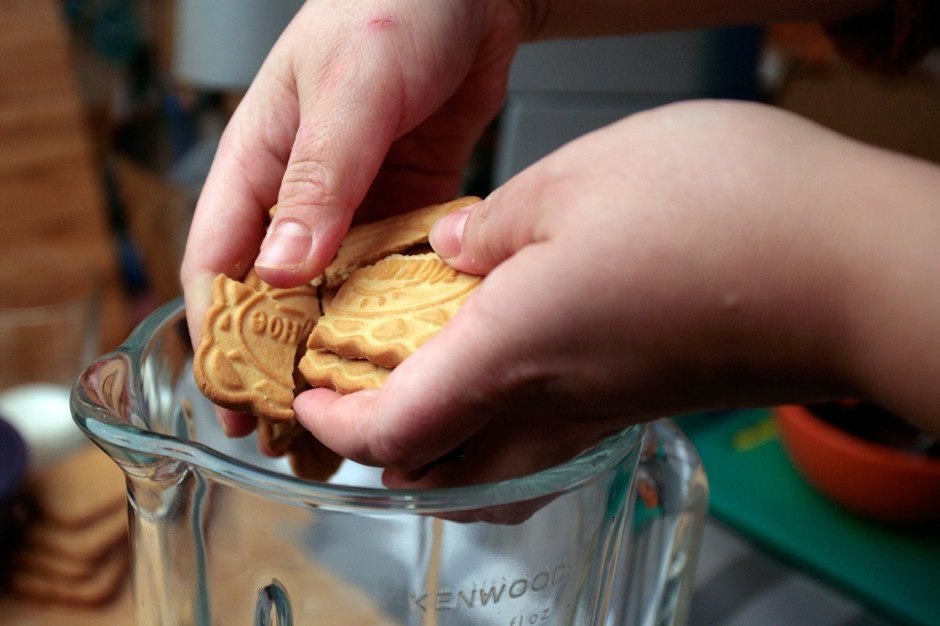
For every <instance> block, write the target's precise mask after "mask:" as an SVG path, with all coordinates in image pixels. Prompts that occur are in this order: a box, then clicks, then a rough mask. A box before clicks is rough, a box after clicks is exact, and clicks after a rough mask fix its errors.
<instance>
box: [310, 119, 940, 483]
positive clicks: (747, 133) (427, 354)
mask: <svg viewBox="0 0 940 626" xmlns="http://www.w3.org/2000/svg"><path fill="white" fill-rule="evenodd" d="M938 194H940V168H937V166H935V165H929V164H926V163H922V162H919V161H916V160H913V159H909V158H906V157H901V156H897V155H894V154H891V153H888V152H886V151H883V150H878V149H875V148H871V147H868V146H865V145H863V144H860V143H858V142H855V141H852V140H849V139H847V138H845V137H842V136H839V135H837V134H835V133H832V132H831V131H828V130H826V129H824V128H822V127H819V126H817V125H815V124H812V123H809V122H806V121H804V120H801V119H800V118H797V117H795V116H793V115H790V114H786V113H783V112H780V111H778V110H775V109H772V108H770V107H765V106H760V105H754V104H744V103H733V102H693V103H682V104H676V105H671V106H667V107H663V108H660V109H656V110H653V111H649V112H645V113H640V114H637V115H635V116H632V117H629V118H627V119H625V120H623V121H621V122H619V123H617V124H614V125H612V126H610V127H607V128H605V129H602V130H600V131H597V132H595V133H592V134H590V135H588V136H585V137H583V138H581V139H579V140H577V141H575V142H572V143H571V144H568V145H567V146H565V147H563V148H561V149H560V150H558V151H557V152H555V153H553V154H552V155H550V156H548V157H546V158H545V159H543V160H542V161H540V162H538V163H536V164H535V165H533V166H532V167H530V168H528V169H527V170H525V171H523V172H522V173H520V174H519V175H518V176H516V177H514V178H513V179H512V180H510V181H509V182H507V183H506V185H504V186H503V187H501V188H500V189H498V190H497V191H495V192H494V193H493V194H491V195H490V196H489V197H488V198H487V199H485V200H484V201H483V202H481V203H479V204H477V205H475V206H474V207H472V208H471V209H469V210H467V211H466V212H464V213H463V214H459V215H452V216H448V217H446V218H443V219H442V220H441V221H439V222H438V224H437V225H436V226H435V228H434V230H433V231H432V243H433V245H434V247H435V249H436V250H437V251H438V253H440V254H441V255H442V256H445V257H446V258H448V260H449V262H450V263H451V264H453V265H454V266H456V267H458V268H459V269H463V270H466V271H471V272H476V273H486V274H487V278H486V280H484V281H483V283H482V285H481V286H480V288H479V289H478V291H477V293H476V294H474V296H473V297H471V299H470V300H469V301H468V302H467V304H466V305H465V307H464V309H462V310H461V311H460V313H459V314H458V315H457V316H456V317H455V318H454V319H453V320H452V321H451V322H450V323H449V324H448V326H447V327H445V328H444V330H443V331H442V332H441V333H440V334H439V335H437V336H435V337H434V338H432V339H431V340H430V341H429V342H428V343H427V344H425V345H424V346H423V347H422V348H421V349H420V350H418V352H416V353H415V354H414V355H413V356H411V357H409V358H408V359H407V360H406V361H405V362H404V363H402V364H401V365H400V366H399V367H398V368H397V369H396V370H395V372H393V373H392V375H391V376H390V377H389V378H388V381H387V382H386V384H385V386H384V387H383V388H382V389H381V390H380V391H375V392H363V393H357V394H351V395H348V396H336V394H333V393H332V392H329V391H326V390H322V389H320V390H314V391H312V392H306V393H305V394H302V395H301V396H300V397H299V398H298V399H297V402H296V403H295V409H296V410H297V414H298V419H300V420H301V421H302V422H303V423H304V425H305V426H307V427H308V428H309V429H310V430H312V431H313V433H314V434H315V435H316V436H317V437H318V438H320V439H321V440H322V441H323V442H324V443H326V444H327V445H328V446H329V447H331V448H333V449H334V450H336V451H338V452H339V453H340V454H343V455H344V456H349V457H351V458H353V459H356V460H359V461H363V462H366V463H371V464H376V465H379V466H385V467H394V468H398V469H402V470H414V469H416V468H423V467H427V466H428V464H429V463H433V462H435V461H438V460H440V459H441V458H446V459H447V460H445V461H443V462H440V463H439V464H437V465H434V466H433V469H432V470H431V471H430V472H428V473H427V475H425V476H424V477H423V478H421V479H420V480H419V481H417V483H416V484H418V485H421V486H432V485H442V484H459V483H462V482H477V481H482V480H494V479H498V478H502V477H506V476H510V475H518V474H520V473H523V472H527V471H534V470H536V469H540V468H543V467H545V466H547V465H549V464H552V463H554V462H557V461H560V460H561V459H563V458H567V457H570V456H571V455H572V454H574V453H575V452H577V451H579V450H581V449H583V448H584V447H586V446H587V445H590V443H592V442H594V441H596V440H597V438H599V437H600V436H602V435H603V434H605V433H609V432H611V431H612V430H615V429H618V428H621V427H623V426H626V425H628V424H630V423H634V422H637V421H642V420H646V419H650V418H653V417H658V416H664V415H675V414H680V413H683V412H687V411H690V410H700V409H708V408H719V407H724V408H726V407H731V406H753V405H768V404H773V403H778V402H800V401H809V400H817V399H822V398H839V397H848V396H855V397H861V398H867V399H871V400H874V401H876V402H879V403H881V404H883V405H885V406H886V407H887V408H889V409H892V410H894V411H895V412H896V413H898V414H900V415H904V416H907V417H909V418H910V419H912V420H915V421H918V423H919V424H920V425H921V426H923V427H925V428H929V429H932V430H934V431H938V432H940V419H938V415H940V391H938V390H937V386H936V385H933V384H931V380H932V379H933V378H935V377H936V375H937V372H940V290H938V289H937V288H936V286H937V283H938V280H937V278H936V276H937V268H940V213H938V212H937V211H936V198H937V197H940V195H938ZM519 294H525V296H524V297H520V295H519ZM494 407H499V412H498V413H494ZM458 447H459V448H460V449H461V450H463V455H462V456H460V457H459V458H457V459H453V458H450V457H448V456H447V455H448V453H449V452H450V451H452V450H454V449H456V448H458ZM387 481H388V482H389V483H390V484H394V485H403V484H407V482H406V481H404V480H403V479H402V478H401V476H400V475H399V474H396V473H390V474H387Z"/></svg>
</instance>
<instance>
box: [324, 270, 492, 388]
mask: <svg viewBox="0 0 940 626" xmlns="http://www.w3.org/2000/svg"><path fill="white" fill-rule="evenodd" d="M480 280H481V279H480V277H479V276H473V275H470V274H465V273H463V272H458V271H457V270H455V269H453V268H452V267H450V266H449V265H447V263H445V262H444V261H443V260H442V259H441V258H440V257H439V256H438V255H436V254H434V253H428V254H420V255H414V256H405V255H401V254H393V255H390V256H388V257H385V258H384V259H382V260H380V261H378V262H377V263H375V264H374V265H370V266H367V267H364V268H361V269H358V270H356V271H355V272H353V273H352V274H351V275H350V276H349V278H348V279H347V280H346V282H345V283H343V285H342V287H340V289H339V291H338V292H337V293H336V296H335V297H334V298H333V300H332V301H331V302H330V304H329V306H327V307H326V308H325V309H324V314H323V316H322V317H321V318H320V320H319V322H318V323H317V325H316V327H315V328H314V330H313V333H312V334H311V335H310V340H309V342H308V349H309V348H313V349H317V348H320V349H325V350H328V351H330V352H333V353H335V354H337V355H339V356H343V357H346V358H351V359H366V360H368V361H371V362H372V363H374V364H376V365H379V366H381V367H385V368H388V369H392V368H394V367H396V366H397V365H398V364H399V363H401V362H402V361H403V360H404V359H405V358H406V357H408V356H409V355H411V354H413V353H414V351H415V350H417V349H418V348H419V347H420V346H421V345H422V344H423V343H424V342H425V341H427V340H428V339H429V338H430V337H431V336H432V335H434V334H435V333H437V332H438V331H439V330H440V329H441V328H443V327H444V325H445V324H446V323H447V322H448V321H449V320H450V318H451V317H452V316H453V315H454V314H455V313H456V312H457V310H458V309H459V308H460V307H461V306H462V305H463V303H464V302H465V301H466V300H467V298H468V297H470V294H471V293H472V292H473V290H474V289H475V288H476V287H477V285H479V283H480Z"/></svg>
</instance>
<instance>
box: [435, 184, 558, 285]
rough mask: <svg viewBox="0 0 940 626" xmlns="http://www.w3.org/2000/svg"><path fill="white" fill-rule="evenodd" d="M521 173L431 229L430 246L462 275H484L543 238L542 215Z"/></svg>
mask: <svg viewBox="0 0 940 626" xmlns="http://www.w3.org/2000/svg"><path fill="white" fill-rule="evenodd" d="M529 178H531V177H530V176H526V175H525V173H523V174H520V175H519V176H518V177H516V178H514V179H512V180H510V181H509V182H507V183H506V185H505V186H503V187H501V188H499V189H497V190H496V191H494V192H493V193H492V194H490V195H489V196H488V197H487V198H486V199H484V200H482V201H480V202H478V203H476V204H473V205H471V206H469V207H467V208H465V209H463V210H461V211H457V212H455V213H451V214H449V215H445V216H444V217H442V218H441V219H439V220H438V221H437V222H436V223H435V224H434V226H433V227H432V228H431V233H430V243H431V247H433V248H434V251H435V252H437V253H438V254H439V255H440V256H441V257H442V258H443V259H444V260H445V261H447V263H448V264H450V265H451V266H452V267H454V268H455V269H458V270H460V271H462V272H469V273H471V274H480V275H483V274H488V273H489V272H490V271H491V270H492V269H493V268H495V267H496V266H497V265H499V264H500V263H502V262H503V261H505V260H506V259H508V258H509V257H511V256H512V255H513V254H515V253H516V252H518V251H519V250H521V249H522V248H524V247H525V246H527V245H529V244H532V243H537V242H538V241H541V240H543V239H544V238H546V237H547V234H546V233H545V232H543V231H544V229H543V228H541V225H542V224H543V223H544V222H543V218H544V216H543V215H542V214H540V213H539V212H538V211H537V210H536V208H537V207H539V205H540V202H538V201H537V200H536V199H534V198H531V197H530V194H529V193H528V190H529V185H528V179H529Z"/></svg>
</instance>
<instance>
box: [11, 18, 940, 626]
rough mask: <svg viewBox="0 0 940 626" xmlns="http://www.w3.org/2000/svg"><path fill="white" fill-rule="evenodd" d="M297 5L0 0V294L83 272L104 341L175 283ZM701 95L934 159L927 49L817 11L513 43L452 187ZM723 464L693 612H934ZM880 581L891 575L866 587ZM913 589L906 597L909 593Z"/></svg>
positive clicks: (937, 108) (748, 427)
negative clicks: (750, 508) (891, 70)
mask: <svg viewBox="0 0 940 626" xmlns="http://www.w3.org/2000/svg"><path fill="white" fill-rule="evenodd" d="M300 4H302V2H301V0H267V1H261V0H3V1H2V2H0V212H2V225H3V227H2V228H0V281H2V284H0V293H2V295H3V302H2V303H0V304H2V305H3V306H7V307H22V306H35V305H38V304H46V303H47V302H46V301H49V300H53V299H54V298H55V295H56V294H57V293H60V292H61V291H62V285H63V283H64V282H70V281H73V280H75V279H74V278H69V277H70V276H74V275H75V274H76V272H77V273H78V274H80V275H88V276H94V277H95V278H96V281H98V284H99V286H100V310H99V315H100V334H99V335H97V336H96V342H97V345H96V349H97V350H98V351H99V352H100V351H104V350H107V349H111V348H113V347H115V346H116V345H118V344H119V343H120V342H121V341H122V340H123V339H124V338H125V337H126V336H127V334H128V332H129V331H130V329H131V328H132V327H133V326H134V325H135V324H136V323H137V322H139V321H140V320H141V319H143V317H145V316H146V315H147V314H148V313H149V312H151V311H152V310H153V309H154V308H155V307H156V306H158V305H159V304H161V303H163V302H166V301H168V300H170V299H172V298H174V297H176V296H177V295H179V285H178V269H179V263H180V260H181V256H182V251H183V246H184V242H185V237H186V232H187V228H188V224H189V220H190V217H191V214H192V210H193V207H194V204H195V200H196V198H197V196H198V193H199V190H200V187H201V184H202V181H203V180H204V177H205V175H206V173H207V171H208V167H209V165H210V163H211V159H212V156H213V154H214V152H215V148H216V146H217V142H218V139H219V136H220V134H221V132H222V129H223V128H224V126H225V124H226V121H227V119H228V118H229V116H230V115H231V113H232V112H233V111H234V109H235V107H236V106H237V105H238V102H239V100H240V98H241V96H242V94H243V93H244V91H245V89H246V88H247V86H248V85H249V83H250V82H251V79H252V77H253V76H254V74H255V72H256V71H257V69H258V67H259V66H260V64H261V61H262V60H263V58H264V56H265V54H266V52H267V50H268V49H269V48H270V46H271V44H272V43H273V42H274V40H275V39H276V37H277V35H278V33H279V32H280V30H281V29H282V28H283V26H284V25H285V24H286V23H287V22H288V20H289V19H290V17H291V15H292V14H293V13H294V12H295V11H296V9H297V8H298V7H299V6H300ZM703 96H709V97H728V98H741V99H751V100H760V101H764V102H769V103H773V104H775V105H777V106H780V107H782V108H784V109H788V110H791V111H794V112H796V113H799V114H801V115H803V116H806V117H808V118H810V119H813V120H816V121H819V122H820V123H822V124H824V125H826V126H829V127H831V128H833V129H835V130H837V131H840V132H842V133H845V134H847V135H850V136H853V137H856V138H858V139H861V140H864V141H867V142H870V143H874V144H877V145H881V146H885V147H888V148H891V149H894V150H898V151H902V152H905V153H909V154H912V155H916V156H919V157H922V158H924V159H928V160H932V161H935V162H940V57H938V56H936V55H934V56H932V57H930V58H928V59H927V60H926V61H925V62H924V63H923V64H921V66H919V67H918V68H917V69H916V70H914V71H912V72H910V73H908V74H905V75H903V76H880V75H873V74H870V73H865V72H861V71H858V70H857V69H855V68H853V67H851V66H850V65H848V64H846V63H845V62H843V61H842V60H840V58H839V57H838V55H837V54H836V53H835V52H834V50H833V49H832V47H831V46H830V44H829V42H828V40H827V39H826V38H825V36H824V35H823V34H822V33H821V31H820V29H819V28H818V27H816V26H815V25H812V24H783V25H778V26H774V27H772V28H769V29H758V28H750V27H746V28H730V29H716V30H707V31H689V32H681V33H664V34H660V35H644V36H636V37H624V38H604V39H599V40H592V41H579V42H551V43H539V44H534V45H528V46H525V47H524V48H523V49H522V50H521V51H520V54H519V56H518V59H517V61H516V63H515V65H514V67H513V72H512V76H511V80H510V94H509V98H508V100H507V102H506V106H505V109H504V111H503V113H502V115H501V116H500V118H499V119H498V120H497V121H496V122H495V123H494V124H493V125H492V127H491V128H490V129H489V131H488V132H487V133H486V135H485V136H484V137H483V138H482V140H481V142H480V144H479V146H478V149H477V151H476V152H475V154H474V156H473V159H472V160H471V162H470V164H469V165H468V168H467V171H466V177H465V187H466V189H465V191H466V192H467V193H475V194H478V195H485V194H486V193H487V192H488V191H489V190H490V189H492V188H493V186H494V185H498V184H499V183H501V182H503V181H505V180H506V179H507V178H509V177H510V176H511V175H512V174H513V173H515V172H517V171H519V170H520V169H522V168H523V167H525V166H526V165H528V164H529V163H531V162H533V161H534V160H536V159H538V158H539V157H541V156H543V155H545V154H547V153H548V152H550V151H551V150H553V149H554V148H556V147H558V146H559V145H561V144H562V143H564V142H566V141H568V140H570V139H572V138H574V137H576V136H577V135H579V134H582V133H584V132H587V131H589V130H591V129H593V128H596V127H598V126H601V125H604V124H607V123H609V122H612V121H614V120H615V119H618V118H620V117H622V116H624V115H628V114H630V113H632V112H635V111H638V110H641V109H644V108H648V107H652V106H656V105H659V104H663V103H666V102H670V101H675V100H682V99H688V98H696V97H703ZM37 259H38V260H37ZM54 340H55V338H54V337H52V338H50V341H54ZM0 358H3V359H7V360H10V359H14V358H16V357H13V356H11V355H8V354H5V355H0ZM734 420H737V421H734ZM765 420H766V415H765V414H763V413H758V414H753V413H750V414H747V415H744V416H742V414H736V415H733V416H731V417H729V418H728V419H726V420H724V421H721V420H717V419H712V420H711V421H710V422H709V423H722V424H724V425H725V427H726V428H730V427H731V426H728V424H732V425H733V428H734V429H736V430H735V432H751V433H754V432H756V433H758V435H757V441H758V444H763V443H766V442H768V441H769V442H771V445H778V444H776V443H774V442H775V432H776V431H774V430H773V428H770V430H769V431H767V432H764V431H761V430H760V427H761V424H765V423H766V422H765ZM686 427H687V429H688V430H689V431H690V432H692V433H693V434H695V433H698V434H699V435H700V437H701V438H700V439H699V441H698V443H701V444H702V445H703V446H706V447H707V446H708V445H709V444H708V441H710V439H709V437H713V436H715V431H714V429H712V428H711V427H709V428H708V429H707V430H702V429H704V428H705V427H704V426H702V422H701V421H694V420H693V421H689V422H687V424H686ZM755 428H756V429H757V430H754V429H755ZM765 430H766V429H765ZM760 433H764V435H761V434H760ZM767 433H769V434H767ZM759 447H760V445H757V446H755V447H751V448H746V449H747V450H752V449H757V448H759ZM765 451H766V449H765ZM717 454H719V455H720V454H722V453H720V452H719V453H717ZM710 462H711V463H712V464H716V465H715V466H717V464H720V463H722V462H723V461H722V460H721V459H718V460H714V459H713V460H711V461H710ZM708 463H709V459H708V458H706V467H707V468H708V467H709V465H708ZM710 473H711V472H710ZM720 474H721V472H717V473H716V474H713V479H712V480H713V490H714V491H715V493H716V496H717V497H718V502H719V504H718V508H717V509H715V510H714V517H715V520H714V523H713V524H712V525H711V526H710V528H709V530H708V531H707V534H706V545H705V548H704V549H703V550H704V554H703V565H702V568H701V572H702V573H701V576H700V577H701V579H702V582H701V585H700V589H699V592H697V596H696V603H695V604H694V605H693V611H692V613H693V617H692V622H693V623H701V624H718V623H728V624H737V623H740V624H758V623H775V624H788V623H794V624H796V623H816V624H820V623H823V624H827V623H833V624H836V623H838V624H855V625H859V624H880V623H894V622H895V621H896V620H897V621H902V622H903V621H910V622H911V623H931V621H932V623H940V606H937V604H936V602H934V604H930V603H929V601H922V600H921V599H920V598H919V597H917V598H913V599H912V598H911V596H910V595H909V593H910V591H911V590H910V588H909V589H908V590H907V591H905V590H903V589H897V590H896V591H895V590H894V589H893V588H892V590H890V592H891V593H890V594H887V595H886V596H884V597H882V596H878V595H877V594H875V595H872V593H871V592H870V590H869V588H868V587H861V588H860V586H859V585H855V586H853V585H852V584H848V583H847V580H846V579H847V578H851V576H850V575H848V574H840V573H839V572H840V571H842V570H836V571H834V570H833V568H832V567H830V566H828V565H826V564H825V563H823V564H820V563H818V562H814V560H813V559H812V558H811V556H807V555H797V556H794V554H793V553H792V551H789V549H788V548H785V547H782V546H783V544H781V542H780V541H777V540H774V539H773V538H772V537H768V536H767V535H762V534H761V533H760V532H757V531H755V530H754V529H753V528H751V527H749V526H748V524H747V523H746V521H742V518H741V516H740V515H736V513H735V511H733V510H729V507H730V508H733V505H732V504H728V505H727V506H724V508H723V505H722V504H721V502H730V501H732V500H734V499H735V498H734V497H729V498H727V499H726V500H722V498H721V494H722V493H723V492H722V490H723V489H725V492H726V493H729V494H734V493H740V492H736V490H739V489H743V488H744V487H741V486H740V485H737V484H731V483H727V484H722V483H721V482H719V483H715V480H716V478H717V476H718V475H720ZM731 474H734V472H731ZM729 480H731V479H729ZM757 488H758V489H766V488H767V487H766V484H765V486H764V487H757ZM794 489H797V487H794ZM819 506H823V507H825V506H828V505H826V504H823V503H820V504H819ZM827 514H829V513H827ZM831 515H835V516H836V517H837V522H838V523H836V524H835V526H834V528H835V529H836V530H835V531H834V532H837V533H838V532H841V531H840V529H845V528H850V527H852V528H854V525H856V524H857V523H858V522H857V521H856V520H855V518H853V517H846V518H845V520H843V519H842V518H841V517H839V516H840V515H842V513H841V512H839V511H837V510H834V511H833V512H831ZM745 517H746V516H745ZM840 520H841V521H840ZM846 520H849V521H846ZM843 522H844V524H843ZM863 526H864V524H863ZM791 531H792V532H794V533H797V534H799V533H810V532H811V530H810V529H807V528H795V529H791ZM781 532H784V534H785V531H781ZM858 532H859V535H858V536H859V537H861V538H862V539H860V541H861V542H862V543H861V544H859V543H856V544H853V545H852V546H849V547H847V548H845V549H846V550H858V551H860V552H864V551H865V550H866V549H867V548H869V547H870V544H868V545H866V544H865V543H864V542H865V541H883V540H884V537H883V534H882V533H883V532H888V533H895V532H896V531H895V529H890V530H886V531H882V530H881V529H880V527H879V528H876V529H875V530H870V529H868V527H867V526H864V529H863V531H858ZM903 532H904V533H907V532H908V531H907V530H905V531H903ZM922 534H923V533H922V531H920V530H918V531H916V533H915V535H913V537H914V539H910V541H908V539H906V538H907V537H908V535H906V534H902V537H903V538H905V539H903V541H908V543H910V542H911V541H912V542H913V543H911V544H910V546H909V548H910V550H911V551H913V552H920V553H922V554H924V553H925V554H927V555H928V558H929V559H931V560H929V561H926V562H925V563H924V566H926V565H929V564H934V565H938V566H940V560H937V558H938V557H937V555H940V551H938V550H937V544H936V541H935V540H934V539H932V538H931V539H927V540H923V539H922ZM934 535H935V532H934ZM873 537H874V538H873ZM891 537H893V539H892V541H902V540H900V539H897V538H896V537H895V535H891ZM903 541H902V543H903ZM922 541H927V543H926V544H925V543H921V542H922ZM784 543H785V542H784ZM893 545H894V544H893ZM905 545H907V544H905ZM925 545H926V546H927V547H926V548H924V546H925ZM925 550H926V552H925ZM827 558H830V557H827ZM831 558H837V557H831ZM875 565H876V564H872V567H875ZM914 567H915V570H916V571H921V570H917V569H916V568H917V567H919V565H917V564H915V566H914ZM934 572H936V569H934ZM914 575H915V576H916V575H917V574H916V572H915V574H914ZM885 576H886V578H885V580H888V579H889V578H890V577H888V576H887V574H886V575H885ZM794 581H795V582H794ZM879 584H887V583H884V582H883V581H881V582H879V581H878V580H875V581H873V582H872V586H877V585H879ZM915 591H916V590H915ZM891 594H893V596H892V595H891ZM905 594H908V595H905ZM883 595H884V594H883ZM5 601H6V602H10V601H11V600H10V599H9V598H7V600H5ZM912 602H913V603H917V602H921V604H920V605H919V607H920V609H919V610H917V611H910V610H904V607H905V606H909V605H911V603H912ZM761 603H763V604H761ZM899 607H900V608H899ZM797 609H799V610H797ZM933 609H936V610H937V613H934V614H933V617H934V618H935V619H934V620H931V619H930V618H929V614H930V612H931V611H933ZM102 615H103V614H95V615H93V616H92V618H93V619H97V620H100V619H103V617H102ZM924 616H927V617H924ZM112 617H113V616H112ZM92 618H90V619H92ZM73 619H74V616H73ZM114 619H118V618H116V617H115V618H114ZM801 620H802V621H801ZM36 623H52V622H36ZM72 623H76V622H72ZM89 623H91V622H89ZM95 623H105V622H102V621H97V622H95ZM114 623H120V622H119V621H115V622H114Z"/></svg>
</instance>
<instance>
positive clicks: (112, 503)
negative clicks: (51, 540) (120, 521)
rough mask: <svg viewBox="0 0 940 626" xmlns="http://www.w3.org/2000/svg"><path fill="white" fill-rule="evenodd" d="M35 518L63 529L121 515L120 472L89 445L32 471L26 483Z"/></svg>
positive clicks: (110, 461)
mask: <svg viewBox="0 0 940 626" xmlns="http://www.w3.org/2000/svg"><path fill="white" fill-rule="evenodd" d="M29 493H30V498H31V501H32V504H33V506H34V508H35V509H36V511H35V513H36V516H37V517H39V518H41V519H46V520H49V521H51V522H52V523H55V524H57V525H59V526H63V527H65V528H80V527H84V526H87V525H89V524H91V523H92V522H95V521H96V520H98V519H99V518H101V517H103V516H105V515H108V514H113V513H115V512H117V511H120V512H123V511H124V507H125V502H126V500H125V484H124V473H123V472H122V471H121V469H120V468H119V467H118V466H117V464H116V463H115V462H114V461H113V460H111V458H110V457H108V455H107V454H105V453H104V452H102V451H101V449H100V448H98V447H96V446H92V445H87V446H83V447H82V448H81V449H80V450H78V451H76V452H73V453H72V454H69V455H68V456H67V457H65V458H64V459H62V460H60V461H58V462H56V463H53V464H52V465H49V466H47V467H44V468H42V469H40V470H38V471H36V472H35V473H34V474H33V475H32V476H31V478H30V481H29Z"/></svg>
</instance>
